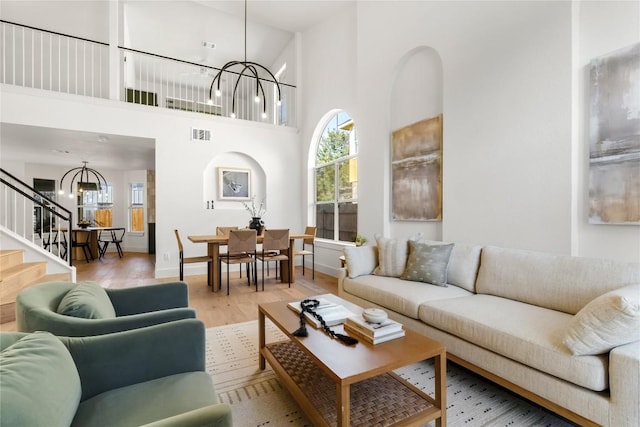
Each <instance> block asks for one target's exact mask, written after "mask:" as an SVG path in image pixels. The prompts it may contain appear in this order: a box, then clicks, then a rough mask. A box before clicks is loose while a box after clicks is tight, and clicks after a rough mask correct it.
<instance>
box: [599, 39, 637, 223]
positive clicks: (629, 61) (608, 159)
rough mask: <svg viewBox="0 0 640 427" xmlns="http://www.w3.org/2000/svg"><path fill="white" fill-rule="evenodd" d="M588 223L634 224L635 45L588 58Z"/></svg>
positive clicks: (635, 209) (635, 213)
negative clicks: (589, 60) (589, 61)
mask: <svg viewBox="0 0 640 427" xmlns="http://www.w3.org/2000/svg"><path fill="white" fill-rule="evenodd" d="M589 75H590V80H589V83H590V94H589V95H590V98H589V101H590V117H589V129H590V138H589V223H591V224H640V96H638V94H639V93H640V43H637V44H635V45H632V46H629V47H626V48H622V49H619V50H616V51H614V52H611V53H609V54H606V55H603V56H600V57H598V58H595V59H593V60H591V63H590V65H589Z"/></svg>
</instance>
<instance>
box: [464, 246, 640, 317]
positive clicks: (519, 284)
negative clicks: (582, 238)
mask: <svg viewBox="0 0 640 427" xmlns="http://www.w3.org/2000/svg"><path fill="white" fill-rule="evenodd" d="M636 283H640V263H622V262H616V261H610V260H603V259H592V258H580V257H572V256H569V255H554V254H549V253H543V252H534V251H526V250H521V249H506V248H499V247H495V246H485V247H484V248H483V249H482V255H481V262H480V270H479V271H478V280H477V281H476V292H477V293H479V294H489V295H496V296H500V297H504V298H509V299H513V300H516V301H521V302H525V303H528V304H533V305H537V306H540V307H546V308H551V309H553V310H559V311H563V312H565V313H569V314H576V313H577V312H578V311H580V309H582V307H584V306H585V305H587V304H588V303H589V302H590V301H591V300H593V299H595V298H596V297H598V296H600V295H602V294H604V293H606V292H609V291H612V290H614V289H618V288H621V287H623V286H628V285H633V284H636Z"/></svg>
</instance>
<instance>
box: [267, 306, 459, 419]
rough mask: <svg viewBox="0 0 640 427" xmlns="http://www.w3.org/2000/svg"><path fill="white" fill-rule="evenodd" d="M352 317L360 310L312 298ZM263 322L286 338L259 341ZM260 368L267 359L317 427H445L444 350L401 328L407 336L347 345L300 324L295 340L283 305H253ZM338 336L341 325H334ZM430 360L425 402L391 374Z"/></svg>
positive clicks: (293, 316) (294, 322)
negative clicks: (302, 330) (432, 425)
mask: <svg viewBox="0 0 640 427" xmlns="http://www.w3.org/2000/svg"><path fill="white" fill-rule="evenodd" d="M319 297H322V298H326V299H328V300H331V301H332V302H335V303H338V304H342V305H344V306H345V307H347V308H348V309H349V310H351V311H352V312H354V313H355V314H360V313H361V312H362V308H361V307H358V306H357V305H354V304H352V303H350V302H348V301H345V300H343V299H342V298H339V297H337V296H335V295H331V294H326V295H319ZM266 318H269V319H270V320H271V321H272V322H273V323H274V324H275V325H276V326H277V327H278V328H279V329H280V330H282V331H283V332H284V333H285V334H286V335H287V336H288V337H289V339H288V340H286V341H281V342H277V343H269V344H267V343H266V342H265V319H266ZM258 322H259V333H260V369H265V368H266V361H268V362H269V364H270V365H271V366H272V367H273V370H274V371H275V372H276V374H277V375H278V376H279V378H280V379H281V381H282V382H283V383H284V386H285V387H286V388H287V389H288V390H289V392H290V393H291V394H292V396H293V397H294V399H295V400H296V401H297V402H298V404H299V405H300V407H301V408H302V410H303V411H304V412H305V414H307V416H308V417H309V418H310V420H311V421H312V422H313V424H314V425H316V426H338V427H347V426H371V425H381V426H383V425H394V426H420V425H424V424H425V423H427V422H429V421H432V420H436V426H443V427H444V426H445V425H446V417H445V408H446V372H447V369H446V363H447V362H446V351H445V347H444V346H443V345H442V344H440V343H439V342H437V341H434V340H431V339H429V338H426V337H425V336H422V335H420V334H418V333H415V332H413V331H411V330H409V329H406V336H404V337H402V338H398V339H395V340H391V341H387V342H384V343H381V344H376V345H372V344H368V343H364V342H362V340H361V341H360V342H359V343H358V344H356V345H355V346H347V345H344V344H342V343H341V342H340V341H338V340H334V339H331V337H329V336H328V335H327V334H325V333H324V332H323V331H322V330H321V329H315V328H314V327H313V326H311V324H310V322H307V330H308V331H309V336H308V337H304V338H299V337H295V336H293V335H292V333H293V331H295V330H297V329H298V328H299V326H300V319H299V316H298V314H297V313H295V312H294V311H293V310H291V309H289V308H287V303H286V302H273V303H268V304H260V305H259V306H258ZM332 329H333V330H334V331H335V332H336V333H344V329H343V327H342V325H339V326H333V327H332ZM430 358H434V362H435V371H436V376H435V395H434V396H433V397H432V396H429V395H427V394H425V393H424V392H422V391H421V390H419V389H417V388H416V387H414V386H413V385H411V384H409V383H408V382H407V381H405V380H404V379H402V378H400V377H399V376H398V375H396V374H395V373H393V372H392V371H393V370H394V369H397V368H400V367H403V366H406V365H409V364H412V363H415V362H419V361H421V360H425V359H430Z"/></svg>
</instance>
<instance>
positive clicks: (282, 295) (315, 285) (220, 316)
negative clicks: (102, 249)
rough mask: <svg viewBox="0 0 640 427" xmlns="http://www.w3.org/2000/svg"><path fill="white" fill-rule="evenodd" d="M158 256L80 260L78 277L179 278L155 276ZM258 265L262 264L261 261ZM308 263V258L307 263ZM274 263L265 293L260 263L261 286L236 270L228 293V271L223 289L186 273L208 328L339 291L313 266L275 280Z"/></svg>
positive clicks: (108, 283)
mask: <svg viewBox="0 0 640 427" xmlns="http://www.w3.org/2000/svg"><path fill="white" fill-rule="evenodd" d="M154 263H155V256H154V255H147V254H140V253H129V252H126V253H125V254H124V257H123V258H118V255H117V254H115V253H107V255H106V256H105V257H104V258H103V259H101V260H94V261H92V262H89V263H86V262H85V261H84V260H81V261H77V262H76V264H75V266H76V278H77V281H78V282H81V281H93V282H97V283H99V284H101V285H102V286H103V287H106V288H127V287H134V286H143V285H150V284H154V283H161V282H170V281H175V280H178V277H172V278H165V279H154V277H153V275H154V268H155V266H154ZM258 264H259V263H258ZM308 265H309V262H308V261H307V266H308ZM273 267H274V264H273V263H272V264H271V276H270V277H269V276H266V274H265V290H264V292H262V290H261V289H262V287H261V275H260V266H259V265H258V288H259V289H260V291H258V292H256V291H255V287H253V286H251V287H249V286H247V279H246V276H245V275H244V273H243V275H242V279H240V278H239V276H238V273H237V272H232V273H231V291H230V295H229V296H227V292H226V283H227V282H226V274H224V273H223V275H222V283H223V286H222V287H223V289H222V291H220V292H211V288H209V287H208V286H207V276H206V275H196V276H185V278H184V280H185V282H187V283H188V284H189V301H190V305H191V306H192V307H193V308H195V309H196V312H197V316H198V318H199V319H200V320H202V321H203V322H204V324H205V327H207V328H208V327H211V326H221V325H226V324H231V323H239V322H245V321H248V320H255V319H257V318H258V304H260V303H265V302H272V301H294V300H298V299H304V298H305V297H309V296H313V295H319V294H324V293H334V294H337V292H338V282H337V279H336V278H335V277H331V276H328V275H326V274H322V273H320V272H318V271H316V275H315V280H312V279H311V269H310V268H307V269H306V271H305V275H304V276H303V275H302V267H297V268H296V282H295V283H293V284H291V288H289V287H288V284H287V283H281V282H280V280H276V279H275V270H274V268H273ZM0 330H2V331H14V330H15V322H9V323H5V324H2V325H0Z"/></svg>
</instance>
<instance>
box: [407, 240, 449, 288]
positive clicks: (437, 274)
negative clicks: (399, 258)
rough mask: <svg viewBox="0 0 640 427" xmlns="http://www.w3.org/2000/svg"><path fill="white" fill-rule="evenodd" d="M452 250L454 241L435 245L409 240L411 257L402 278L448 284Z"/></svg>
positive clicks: (433, 283)
mask: <svg viewBox="0 0 640 427" xmlns="http://www.w3.org/2000/svg"><path fill="white" fill-rule="evenodd" d="M452 250H453V243H449V244H444V245H443V244H435V245H434V244H430V243H421V242H414V241H409V258H408V259H407V266H406V268H405V270H404V272H403V273H402V275H401V276H400V278H401V279H403V280H411V281H413V282H425V283H431V284H432V285H437V286H447V267H448V266H449V258H450V257H451V251H452Z"/></svg>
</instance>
